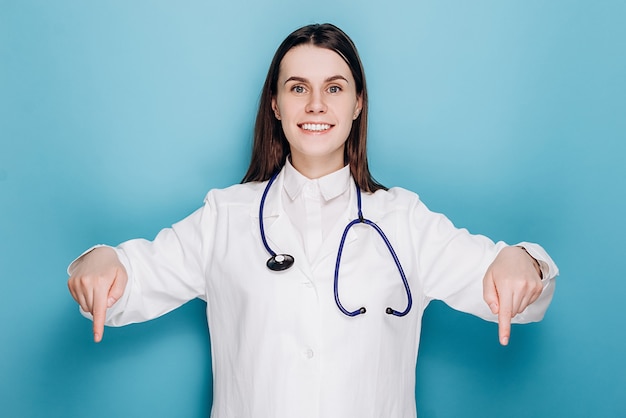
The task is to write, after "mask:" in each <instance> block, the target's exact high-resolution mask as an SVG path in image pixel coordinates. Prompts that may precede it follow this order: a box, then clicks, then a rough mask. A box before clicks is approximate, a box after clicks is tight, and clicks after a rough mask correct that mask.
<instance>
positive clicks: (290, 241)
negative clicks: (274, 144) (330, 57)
mask: <svg viewBox="0 0 626 418" xmlns="http://www.w3.org/2000/svg"><path fill="white" fill-rule="evenodd" d="M283 174H284V170H283V172H282V173H281V175H279V177H278V178H277V180H276V183H275V185H274V186H273V187H272V189H271V190H270V192H269V194H268V197H267V201H266V205H265V210H264V225H265V231H266V235H267V239H268V242H269V245H270V246H271V247H272V249H273V250H274V251H275V252H277V253H288V254H291V255H293V256H294V257H295V260H296V262H295V265H294V266H293V267H292V268H291V269H289V270H286V271H283V272H273V271H270V270H269V269H268V268H267V267H266V264H265V263H266V261H267V259H268V257H269V255H268V253H267V251H266V250H265V248H264V247H263V245H262V242H261V237H260V232H259V203H260V199H261V194H262V192H263V189H264V186H265V183H248V184H243V185H235V186H232V187H230V188H227V189H224V190H212V191H211V192H209V193H208V195H207V197H206V199H205V205H204V206H203V207H202V208H201V209H199V210H197V211H196V212H194V213H193V214H192V215H190V216H189V217H187V218H186V219H184V220H182V221H181V222H179V223H177V224H175V225H174V226H173V227H172V228H168V229H164V230H163V231H161V232H160V233H159V234H158V236H157V237H156V238H155V240H154V241H152V242H149V241H146V240H131V241H128V242H126V243H123V244H122V245H120V246H119V247H118V248H117V252H118V255H119V257H120V260H121V261H122V263H123V264H124V265H125V267H126V269H127V271H128V274H129V283H128V286H127V288H126V292H125V293H124V296H123V297H122V298H121V299H120V300H119V301H118V303H117V304H116V305H114V306H113V307H112V308H110V309H109V311H108V313H107V324H108V325H113V326H118V325H124V324H128V323H132V322H140V321H145V320H148V319H151V318H155V317H157V316H160V315H162V314H164V313H166V312H168V311H170V310H172V309H175V308H176V307H178V306H180V305H181V304H183V303H185V302H187V301H188V300H190V299H193V298H197V297H198V298H201V299H203V300H205V301H206V302H207V318H208V323H209V329H210V332H211V343H212V356H213V358H212V365H213V374H214V401H213V409H212V414H211V416H212V417H214V418H227V417H228V418H230V417H237V418H244V417H251V418H252V417H253V418H257V417H275V418H282V417H284V418H293V417H298V418H307V417H311V418H313V417H323V418H333V417H338V418H339V417H341V418H347V417H355V418H356V417H358V418H367V417H372V418H374V417H376V418H378V417H394V418H395V417H398V418H412V417H415V416H416V407H415V396H414V390H415V365H416V359H417V351H418V344H419V338H420V327H421V320H422V314H423V312H424V309H425V308H426V306H427V305H428V303H429V301H430V300H432V299H440V300H443V301H445V302H446V303H447V304H449V305H450V306H452V307H453V308H455V309H458V310H461V311H464V312H469V313H472V314H475V315H477V316H479V317H481V318H484V319H487V320H496V319H497V318H496V317H495V316H494V315H492V314H491V312H490V311H489V309H488V307H487V306H486V304H485V302H484V301H483V297H482V278H483V275H484V273H485V271H486V269H487V267H488V266H489V264H490V263H491V262H492V261H493V259H494V258H495V256H496V255H497V253H498V251H499V250H500V249H501V248H503V247H504V246H505V245H506V244H504V243H497V244H494V243H493V242H492V241H490V240H489V239H487V238H485V237H483V236H476V235H471V234H469V233H468V232H467V231H466V230H464V229H457V228H455V227H454V226H453V225H452V224H451V223H450V221H449V220H448V219H447V218H445V217H444V216H442V215H439V214H435V213H433V212H430V211H429V210H428V209H427V208H426V207H425V206H424V204H422V203H421V201H420V200H419V198H418V196H417V195H416V194H414V193H412V192H409V191H406V190H403V189H400V188H393V189H390V190H389V191H382V190H381V191H378V192H376V193H374V194H365V193H364V194H363V213H364V215H365V217H366V218H369V219H370V220H372V221H374V222H376V223H377V224H378V225H379V226H380V227H381V228H382V229H383V231H384V232H385V234H386V235H387V237H388V238H389V240H390V241H391V243H392V244H393V246H394V249H395V251H396V253H397V255H398V257H399V259H400V261H401V263H402V267H403V268H404V271H405V273H406V276H407V278H408V281H409V285H410V288H411V291H412V295H413V309H412V310H411V312H410V313H409V314H408V315H407V316H405V317H403V318H398V317H394V316H391V315H388V314H386V313H385V309H386V308H387V307H388V306H391V307H393V308H395V309H397V310H399V311H402V310H404V308H405V306H406V294H405V290H404V287H403V285H402V282H401V279H400V276H399V274H398V272H397V268H396V266H395V264H394V262H393V259H392V258H391V256H390V254H389V251H388V249H387V247H386V246H385V244H384V243H383V241H382V240H381V239H380V237H379V236H378V234H377V233H376V232H375V231H374V230H373V229H371V227H368V226H365V225H357V226H355V227H353V228H352V229H351V230H350V232H349V234H348V237H347V240H346V244H345V247H344V250H343V256H342V261H341V270H340V281H339V289H340V297H341V301H342V303H343V304H344V306H345V307H346V308H347V309H348V310H355V309H357V308H359V307H361V306H365V307H366V308H367V313H366V314H364V315H359V316H358V317H355V318H349V317H346V316H345V315H343V314H342V313H341V312H340V311H339V310H338V308H337V306H336V305H335V300H334V293H333V274H334V268H335V262H336V254H337V249H338V244H339V241H340V237H341V234H342V232H343V230H344V228H345V226H346V224H347V223H348V222H349V221H350V220H352V219H354V218H355V217H356V192H355V191H354V187H351V191H350V193H351V195H350V204H349V206H348V207H347V208H346V212H345V213H344V216H343V217H342V219H340V220H339V221H338V222H337V224H336V225H335V226H334V229H333V230H332V232H331V233H330V234H329V236H328V237H327V239H326V240H325V241H324V243H323V244H322V247H321V249H320V254H319V256H318V257H317V258H316V261H315V262H314V264H310V263H309V261H308V260H307V256H306V255H305V254H304V252H303V249H302V246H301V242H300V241H299V240H298V239H297V238H296V236H297V235H296V233H295V231H294V230H293V227H292V225H291V223H290V221H289V218H288V217H287V216H286V215H285V213H284V211H283V209H282V205H281V197H280V196H281V193H280V190H281V189H282V181H283V178H282V176H283ZM520 245H523V246H524V247H525V248H526V249H527V251H528V252H529V253H530V254H531V255H532V256H533V257H535V258H536V259H537V260H539V262H540V265H541V267H542V270H543V274H544V291H543V293H542V295H541V297H540V298H539V299H538V300H537V301H536V302H535V303H534V304H532V305H531V306H530V307H529V308H528V309H527V310H526V311H525V312H523V313H522V314H520V315H518V316H517V317H516V318H515V322H522V323H523V322H530V321H537V320H540V319H541V318H542V317H543V315H544V313H545V310H546V309H547V307H548V304H549V302H550V300H551V298H552V294H553V291H554V282H553V280H552V278H553V277H555V276H556V275H557V273H558V270H557V267H556V265H555V264H554V263H553V262H552V260H551V259H550V257H549V256H548V255H547V254H546V253H545V251H543V249H542V248H541V247H539V246H537V245H535V244H528V243H521V244H520Z"/></svg>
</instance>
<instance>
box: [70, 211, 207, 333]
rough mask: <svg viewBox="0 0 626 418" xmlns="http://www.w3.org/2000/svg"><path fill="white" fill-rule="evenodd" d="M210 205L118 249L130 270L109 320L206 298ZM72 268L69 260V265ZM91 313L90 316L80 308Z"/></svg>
mask: <svg viewBox="0 0 626 418" xmlns="http://www.w3.org/2000/svg"><path fill="white" fill-rule="evenodd" d="M211 219H212V216H211V209H210V208H209V207H208V205H207V204H205V205H204V207H202V208H201V209H198V210H197V211H195V212H194V213H192V214H191V215H189V216H188V217H187V218H185V219H183V220H182V221H180V222H178V223H176V224H174V225H173V226H172V227H171V228H165V229H163V230H161V231H160V232H159V233H158V235H157V236H156V238H155V239H154V240H153V241H148V240H145V239H133V240H130V241H126V242H124V243H122V244H120V245H119V246H118V247H116V248H115V250H116V252H117V256H118V258H119V260H120V262H121V263H122V264H123V265H124V267H125V268H126V272H127V273H128V283H127V285H126V289H125V291H124V294H123V295H122V297H121V298H120V299H119V300H118V301H117V303H115V304H114V305H113V306H112V307H111V308H109V309H108V310H107V316H106V325H108V326H121V325H126V324H130V323H136V322H143V321H147V320H150V319H153V318H156V317H158V316H161V315H163V314H165V313H167V312H169V311H171V310H173V309H175V308H177V307H179V306H181V305H182V304H184V303H186V302H188V301H190V300H192V299H194V298H201V299H206V298H205V294H206V293H205V265H206V258H207V257H206V256H205V255H206V254H207V253H208V251H209V249H208V246H209V244H207V243H206V240H205V236H206V235H207V234H210V230H211V225H210V224H211V222H212V220H211ZM70 269H71V265H70ZM81 313H82V314H83V315H84V316H86V317H88V318H91V315H90V314H88V313H85V312H83V311H82V310H81Z"/></svg>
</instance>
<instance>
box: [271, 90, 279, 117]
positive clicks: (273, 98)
mask: <svg viewBox="0 0 626 418" xmlns="http://www.w3.org/2000/svg"><path fill="white" fill-rule="evenodd" d="M272 110H273V111H274V116H276V119H278V120H280V112H279V110H278V102H277V101H276V96H274V97H272Z"/></svg>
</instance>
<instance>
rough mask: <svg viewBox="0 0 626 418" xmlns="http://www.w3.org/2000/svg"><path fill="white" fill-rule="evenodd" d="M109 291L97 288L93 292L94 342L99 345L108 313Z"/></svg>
mask: <svg viewBox="0 0 626 418" xmlns="http://www.w3.org/2000/svg"><path fill="white" fill-rule="evenodd" d="M108 293H109V292H108V289H101V288H95V289H94V291H93V306H92V309H93V311H92V312H91V314H92V315H93V341H94V342H96V343H99V342H100V341H102V335H103V334H104V321H105V319H106V313H107V296H108Z"/></svg>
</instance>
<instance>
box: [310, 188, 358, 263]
mask: <svg viewBox="0 0 626 418" xmlns="http://www.w3.org/2000/svg"><path fill="white" fill-rule="evenodd" d="M357 217H358V210H357V198H356V188H355V185H354V180H353V179H352V178H350V199H349V203H348V206H347V207H346V209H345V211H344V212H343V214H342V215H341V218H340V219H338V221H337V222H336V223H335V225H334V226H333V229H332V231H331V232H330V234H329V235H328V237H326V239H325V240H324V242H323V243H322V248H321V250H320V253H319V256H318V258H317V260H316V264H318V263H320V262H321V261H322V260H323V259H325V258H326V257H328V256H332V257H333V263H334V262H335V260H336V259H337V252H338V251H339V244H340V243H341V237H342V236H343V232H344V230H345V229H346V226H348V224H349V223H350V222H351V221H352V220H354V219H356V218H357ZM360 233H362V232H360V231H359V228H357V225H354V226H353V227H352V228H350V230H349V231H348V234H347V235H346V241H345V243H344V251H345V250H346V249H347V248H348V247H349V246H350V244H352V243H354V241H356V240H357V239H358V237H359V234H360Z"/></svg>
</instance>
